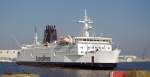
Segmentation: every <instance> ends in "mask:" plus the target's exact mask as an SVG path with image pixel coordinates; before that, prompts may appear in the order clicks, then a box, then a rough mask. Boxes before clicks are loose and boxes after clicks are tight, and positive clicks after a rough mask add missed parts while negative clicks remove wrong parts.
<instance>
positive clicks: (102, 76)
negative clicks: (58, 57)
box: [0, 62, 150, 77]
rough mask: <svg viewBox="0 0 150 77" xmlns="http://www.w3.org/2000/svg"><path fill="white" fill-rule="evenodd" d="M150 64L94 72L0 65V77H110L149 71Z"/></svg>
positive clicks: (129, 65) (122, 65)
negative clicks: (9, 76)
mask: <svg viewBox="0 0 150 77" xmlns="http://www.w3.org/2000/svg"><path fill="white" fill-rule="evenodd" d="M149 66H150V62H132V63H119V64H118V66H117V67H116V68H115V69H114V70H93V69H80V68H60V67H44V66H38V67H37V66H25V65H17V64H16V63H0V75H2V74H6V73H13V74H17V73H33V74H38V75H39V76H40V77H109V73H110V72H111V71H116V70H123V71H124V70H148V71H150V67H149Z"/></svg>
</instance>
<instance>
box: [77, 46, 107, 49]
mask: <svg viewBox="0 0 150 77" xmlns="http://www.w3.org/2000/svg"><path fill="white" fill-rule="evenodd" d="M80 48H81V49H83V46H81V47H80ZM90 48H92V49H94V48H95V49H105V46H104V47H94V46H93V47H88V49H90ZM107 48H108V49H110V47H107Z"/></svg>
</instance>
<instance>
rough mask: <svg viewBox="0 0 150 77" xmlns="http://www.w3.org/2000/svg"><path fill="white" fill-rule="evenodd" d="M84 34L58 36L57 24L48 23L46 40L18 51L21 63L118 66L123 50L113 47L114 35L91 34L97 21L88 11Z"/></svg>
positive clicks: (36, 39)
mask: <svg viewBox="0 0 150 77" xmlns="http://www.w3.org/2000/svg"><path fill="white" fill-rule="evenodd" d="M79 22H81V23H83V24H84V27H83V32H82V36H71V35H67V36H63V37H59V38H57V30H56V26H55V25H47V26H46V29H45V31H44V39H43V43H39V42H38V37H37V31H35V38H34V39H35V42H34V43H33V44H31V45H24V46H22V48H21V52H20V53H19V54H18V58H17V64H23V65H43V66H47V65H48V66H61V67H87V68H91V67H92V68H115V67H116V65H117V63H118V57H119V54H120V52H121V49H119V48H112V38H108V37H104V36H100V37H96V36H91V35H90V30H91V29H92V26H91V24H92V23H93V22H92V21H91V20H90V18H89V17H88V16H87V12H86V10H85V15H84V19H83V20H82V21H79Z"/></svg>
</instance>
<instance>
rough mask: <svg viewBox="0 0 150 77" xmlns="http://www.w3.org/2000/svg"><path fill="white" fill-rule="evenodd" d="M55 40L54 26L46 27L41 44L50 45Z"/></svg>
mask: <svg viewBox="0 0 150 77" xmlns="http://www.w3.org/2000/svg"><path fill="white" fill-rule="evenodd" d="M56 40H57V31H56V26H55V25H46V29H45V30H44V38H43V43H44V44H46V43H52V42H54V41H56Z"/></svg>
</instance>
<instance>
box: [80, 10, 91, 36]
mask: <svg viewBox="0 0 150 77" xmlns="http://www.w3.org/2000/svg"><path fill="white" fill-rule="evenodd" d="M78 22H81V23H83V24H84V28H83V36H84V37H89V36H90V33H89V30H90V29H91V28H92V26H90V24H91V23H93V22H92V21H91V20H90V18H89V17H88V16H87V11H86V9H85V11H84V19H83V20H82V21H78Z"/></svg>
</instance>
